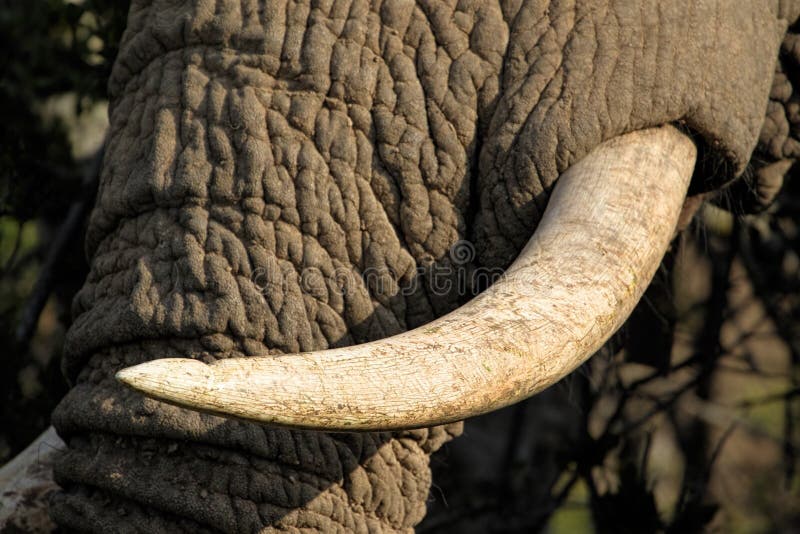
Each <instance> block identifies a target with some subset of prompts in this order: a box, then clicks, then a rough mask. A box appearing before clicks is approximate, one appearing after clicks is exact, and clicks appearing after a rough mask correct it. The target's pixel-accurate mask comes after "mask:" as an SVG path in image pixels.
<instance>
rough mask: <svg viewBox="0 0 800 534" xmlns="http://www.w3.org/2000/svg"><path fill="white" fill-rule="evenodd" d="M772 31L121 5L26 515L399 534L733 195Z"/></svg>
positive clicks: (331, 7)
mask: <svg viewBox="0 0 800 534" xmlns="http://www.w3.org/2000/svg"><path fill="white" fill-rule="evenodd" d="M795 4H797V5H795ZM798 15H800V4H798V3H797V2H795V3H792V2H788V1H787V2H778V1H777V0H758V1H753V2H747V3H734V2H727V1H724V0H701V1H689V0H685V1H684V0H680V1H674V2H669V3H664V2H658V1H656V0H604V1H601V2H590V1H570V2H567V1H557V0H535V1H528V2H526V1H518V2H512V1H509V2H491V1H486V2H483V1H476V2H446V1H432V2H417V3H415V2H410V1H384V2H366V1H358V0H355V1H350V2H292V1H287V2H282V1H274V2H261V1H256V0H252V1H244V2H233V1H229V0H217V1H215V2H211V1H205V0H194V1H173V0H169V1H168V0H141V1H139V0H135V1H134V2H133V3H132V7H131V10H130V13H129V19H128V27H127V30H126V33H125V35H124V37H123V42H122V44H121V47H120V53H119V57H118V58H117V61H116V64H115V67H114V71H113V73H112V77H111V80H110V82H109V90H110V94H111V98H112V105H111V109H110V124H111V126H110V136H109V141H108V145H107V149H106V155H105V161H104V166H103V171H102V176H101V185H100V190H99V193H98V197H97V201H96V206H95V209H94V211H93V214H92V216H91V220H90V224H89V228H88V231H87V251H88V255H89V256H90V258H91V272H90V275H89V277H88V279H87V281H86V283H85V285H84V287H83V289H82V290H81V291H80V293H79V294H78V296H77V297H76V299H75V303H74V314H75V323H74V325H73V327H72V329H71V330H70V333H69V335H68V339H67V344H66V349H65V360H64V362H65V370H66V372H67V374H68V375H69V376H70V377H71V378H72V379H73V380H74V381H75V386H74V387H73V389H72V390H71V391H70V393H69V394H68V396H67V397H66V398H65V399H64V400H63V401H62V403H61V404H60V406H59V408H58V409H57V410H56V412H55V414H54V419H53V420H54V424H55V426H56V428H57V430H58V432H59V434H60V435H61V436H63V437H64V438H65V441H66V442H67V444H68V449H67V450H66V452H65V453H64V454H63V455H62V457H61V459H60V460H59V461H58V463H57V466H56V478H57V481H58V482H59V483H60V485H61V486H62V488H63V490H62V491H61V492H60V493H59V494H57V495H56V496H55V498H54V499H53V503H52V509H51V510H52V514H53V516H54V518H55V519H56V521H57V522H58V523H59V524H61V525H62V526H64V527H65V528H70V529H75V530H88V531H114V532H125V531H138V530H145V531H184V530H185V531H189V532H203V531H226V532H251V531H260V530H275V531H282V530H288V531H300V530H306V531H308V530H317V531H324V532H329V531H337V530H338V531H358V532H366V531H370V532H373V531H374V532H388V531H408V530H411V529H412V528H413V527H414V526H415V525H416V524H417V523H418V522H419V521H421V519H422V518H423V516H424V513H425V501H426V498H427V495H428V489H429V486H430V484H431V480H430V478H431V477H430V472H429V468H428V458H429V456H430V454H432V453H433V452H435V451H436V450H437V449H438V448H439V447H440V446H441V445H442V444H443V443H444V442H446V441H447V440H449V439H451V438H452V437H454V436H456V435H458V434H459V433H460V429H461V426H460V423H458V421H459V420H461V419H463V418H464V417H468V416H471V415H474V414H477V413H482V412H485V411H489V410H492V409H495V408H497V407H500V406H503V405H507V404H509V403H511V402H515V401H517V400H520V399H521V398H524V397H526V396H528V395H531V394H533V393H535V392H537V391H540V390H541V389H543V388H545V387H547V386H548V385H550V384H552V383H553V382H555V381H556V380H558V379H559V378H560V377H562V376H563V375H564V374H566V373H568V372H569V371H570V370H572V369H574V368H575V367H576V366H578V365H579V364H580V363H581V362H582V361H584V360H585V359H586V358H588V357H589V356H590V355H591V354H592V353H593V352H594V351H596V350H597V349H598V348H599V347H600V346H601V345H602V344H603V343H604V341H605V340H606V339H607V338H608V336H610V335H611V334H612V333H613V332H614V331H615V330H616V329H617V328H619V326H620V325H621V324H622V322H623V321H624V320H625V318H626V317H627V315H628V314H629V313H630V311H631V309H632V307H633V306H634V305H635V303H636V301H637V300H638V299H639V297H640V296H641V294H642V292H643V290H644V289H645V287H646V285H647V284H648V282H649V280H650V279H651V277H652V276H653V273H654V272H655V270H656V268H657V267H658V264H659V262H660V261H661V257H662V256H663V254H664V251H665V250H666V249H667V247H668V246H669V242H670V240H671V238H672V236H673V235H674V232H675V229H676V226H677V225H678V223H679V219H680V218H681V212H682V210H684V211H690V209H689V208H690V207H691V206H692V205H694V204H696V202H695V199H697V198H699V197H701V196H702V195H703V194H705V193H706V192H708V191H712V190H714V189H716V188H719V187H720V186H722V185H723V184H725V183H726V182H728V181H729V180H731V179H732V178H734V177H736V176H737V175H739V174H741V173H742V172H743V171H744V170H745V168H746V166H747V165H748V162H749V160H750V156H751V153H752V152H753V150H754V148H755V146H756V143H757V142H758V140H759V133H760V132H761V131H762V124H763V123H764V114H765V109H767V105H768V100H769V97H770V89H771V87H772V78H773V74H774V71H775V64H776V59H777V57H778V50H779V47H780V44H781V42H782V39H783V37H784V34H785V33H786V30H787V27H788V24H789V23H791V22H794V21H795V20H796V19H797V17H798ZM764 131H768V129H765V130H764ZM763 140H764V139H762V141H763ZM696 150H698V151H699V153H700V158H699V160H700V161H701V163H703V165H697V166H696V165H695V151H696ZM786 156H788V157H790V156H791V154H786ZM706 163H710V164H709V165H706ZM712 168H713V169H717V171H716V172H715V173H709V172H707V170H708V169H712ZM690 181H691V184H690ZM687 195H688V196H687ZM465 241H468V242H469V243H474V254H473V253H472V252H473V249H470V251H469V252H470V253H469V254H468V257H467V258H466V259H465V258H463V257H461V256H459V255H458V254H457V253H456V252H455V251H456V249H457V246H458V245H459V244H463V243H464V242H465ZM515 258H516V261H514V260H515ZM512 261H513V262H514V263H513V264H512ZM509 266H510V267H509ZM493 269H500V270H504V271H505V274H504V275H503V277H502V278H500V279H499V280H498V281H497V282H496V283H495V284H494V285H492V286H491V287H490V288H489V289H488V290H486V291H484V292H482V293H481V294H480V295H479V296H478V297H477V298H475V299H474V300H472V301H470V302H468V303H466V304H465V303H464V301H466V300H467V297H468V296H471V295H472V294H473V293H477V292H479V291H480V290H481V289H483V287H482V286H483V283H482V282H481V281H480V279H479V277H475V276H473V275H474V274H475V273H482V272H487V271H491V270H493ZM464 273H467V274H469V276H466V277H464V276H463V275H464ZM464 278H466V279H467V280H468V283H467V284H466V286H459V285H458V284H457V283H456V282H459V281H461V280H462V279H464ZM443 281H444V282H449V284H443V283H442V282H443ZM443 286H444V287H445V289H446V288H447V287H449V288H450V290H442V287H443ZM456 287H458V288H459V290H456V289H454V288H456ZM462 304H463V305H462ZM298 353H301V354H298ZM245 357H247V358H245ZM209 364H210V365H209ZM115 376H118V377H119V379H120V380H122V381H123V382H125V383H127V384H128V385H130V386H132V387H134V388H136V389H140V390H142V391H145V392H146V393H148V394H149V395H152V396H154V397H156V398H158V399H161V400H165V401H168V403H170V404H167V403H164V402H160V401H158V400H154V399H151V398H146V397H144V396H142V395H141V394H139V393H138V392H136V391H133V390H131V389H127V388H123V387H122V386H121V385H120V383H119V382H118V381H117V380H116V379H115ZM176 405H180V406H188V407H190V408H194V409H198V410H202V412H198V411H194V410H187V409H185V408H183V407H179V406H176ZM214 414H223V415H232V416H235V417H236V418H235V419H229V418H223V417H219V416H218V415H214ZM245 420H255V421H257V423H253V422H248V421H245ZM261 423H268V424H272V423H277V424H279V425H283V426H281V427H274V426H269V425H264V424H261ZM437 425H438V426H437ZM285 427H289V428H285ZM300 428H311V429H316V430H317V431H309V430H300ZM319 430H322V431H319ZM341 430H369V431H370V432H363V433H338V431H341Z"/></svg>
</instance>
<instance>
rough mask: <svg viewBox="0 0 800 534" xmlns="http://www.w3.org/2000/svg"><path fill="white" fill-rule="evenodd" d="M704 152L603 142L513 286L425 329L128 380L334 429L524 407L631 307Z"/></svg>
mask: <svg viewBox="0 0 800 534" xmlns="http://www.w3.org/2000/svg"><path fill="white" fill-rule="evenodd" d="M695 157H696V152H695V147H694V144H693V143H692V142H691V141H690V140H689V138H688V137H686V136H685V135H684V134H682V133H680V132H678V131H677V130H676V129H674V128H673V127H671V126H665V127H662V128H656V129H650V130H644V131H639V132H634V133H631V134H627V135H624V136H621V137H618V138H615V139H613V140H611V141H608V142H606V143H604V144H602V145H600V146H599V147H598V148H597V149H595V150H594V151H593V152H592V153H591V154H589V155H588V156H587V157H585V158H584V159H583V160H581V161H580V162H578V163H577V164H575V165H574V166H572V167H571V168H570V169H569V170H567V172H565V173H564V174H563V175H562V176H561V177H560V178H559V180H558V182H557V185H556V187H555V188H554V190H553V194H552V196H551V198H550V201H549V204H548V206H547V210H546V212H545V214H544V217H543V219H542V221H541V222H540V223H539V226H538V228H537V230H536V232H535V234H534V235H533V237H532V238H531V240H530V241H529V242H528V244H527V245H526V247H525V249H524V250H523V251H522V252H521V253H520V255H519V257H518V258H517V260H516V261H515V262H514V264H513V265H512V266H511V267H510V268H509V269H508V271H507V272H506V274H505V275H504V276H503V278H501V279H500V280H499V281H498V282H496V283H495V284H494V285H493V286H492V287H490V288H489V289H488V290H486V291H485V292H483V293H482V294H481V295H479V296H478V297H476V298H475V299H473V300H472V301H470V302H469V303H467V304H466V305H464V306H462V307H460V308H459V309H457V310H455V311H453V312H452V313H450V314H448V315H446V316H444V317H441V318H439V319H437V320H436V321H433V322H432V323H429V324H427V325H425V326H422V327H420V328H416V329H414V330H411V331H408V332H405V333H403V334H400V335H397V336H393V337H390V338H386V339H382V340H379V341H374V342H371V343H366V344H363V345H356V346H351V347H346V348H341V349H334V350H325V351H319V352H310V353H303V354H292V355H285V356H279V357H256V358H247V359H230V360H223V361H219V362H217V363H214V364H212V365H206V364H204V363H201V362H198V361H196V360H190V359H163V360H156V361H152V362H148V363H144V364H141V365H137V366H135V367H130V368H128V369H123V370H122V371H120V372H119V373H118V374H117V378H118V379H119V380H121V381H122V382H123V383H125V384H127V385H128V386H130V387H132V388H134V389H137V390H139V391H141V392H143V393H145V394H146V395H149V396H152V397H155V398H158V399H162V400H165V401H167V402H171V403H174V404H178V405H181V406H186V407H189V408H193V409H196V410H201V411H206V412H212V413H216V414H223V415H229V416H234V417H238V418H243V419H250V420H254V421H260V422H263V423H270V424H277V425H287V426H292V427H300V428H313V429H328V430H379V429H380V430H386V429H398V428H413V427H422V426H430V425H435V424H440V423H445V422H450V421H457V420H460V419H464V418H467V417H471V416H474V415H478V414H481V413H485V412H489V411H491V410H495V409H497V408H500V407H503V406H507V405H509V404H513V403H515V402H518V401H520V400H522V399H525V398H527V397H529V396H531V395H533V394H534V393H537V392H539V391H541V390H543V389H545V388H546V387H548V386H550V385H551V384H553V383H555V382H556V381H558V380H559V379H560V378H562V377H563V376H565V375H566V374H568V373H569V372H570V371H572V370H573V369H575V368H576V367H577V366H579V365H580V364H581V363H583V362H584V361H585V360H586V359H587V358H589V357H590V356H591V355H592V354H593V353H594V352H595V351H597V350H598V349H599V348H600V347H601V346H602V345H603V343H604V342H605V341H606V340H607V339H608V338H609V337H610V336H611V335H612V334H613V333H614V332H615V331H616V330H617V329H618V328H619V327H620V326H621V325H622V323H623V322H624V321H625V319H626V318H627V317H628V315H629V314H630V313H631V311H632V310H633V307H634V306H635V305H636V303H637V302H638V300H639V298H640V297H641V295H642V293H643V292H644V290H645V288H646V287H647V285H648V283H649V282H650V280H651V279H652V277H653V275H654V273H655V271H656V269H657V268H658V266H659V264H660V262H661V259H662V257H663V255H664V253H665V251H666V250H667V248H668V246H669V243H670V240H671V238H672V236H673V233H674V230H675V225H676V222H677V220H678V215H679V213H680V210H681V206H682V204H683V200H684V198H685V195H686V190H687V187H688V184H689V179H690V177H691V175H692V171H693V169H694V163H695Z"/></svg>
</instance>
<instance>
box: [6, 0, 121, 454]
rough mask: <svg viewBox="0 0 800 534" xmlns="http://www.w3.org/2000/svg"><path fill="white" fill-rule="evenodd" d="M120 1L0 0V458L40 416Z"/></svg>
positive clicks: (79, 258)
mask: <svg viewBox="0 0 800 534" xmlns="http://www.w3.org/2000/svg"><path fill="white" fill-rule="evenodd" d="M127 4H128V2H125V1H118V0H85V1H83V2H79V1H72V2H65V1H63V0H35V1H30V2H29V1H19V0H0V50H3V52H4V53H3V54H2V55H0V117H2V119H3V128H0V340H2V347H3V350H2V358H3V362H2V366H3V372H2V373H0V392H2V393H0V394H2V403H0V417H1V418H2V427H0V463H3V462H4V461H6V460H7V459H9V458H10V457H11V456H13V455H14V454H16V453H17V452H18V451H19V450H21V449H22V448H23V447H25V446H26V444H27V443H29V442H30V441H31V440H32V439H33V438H35V437H36V435H38V433H39V432H41V431H42V430H43V429H44V428H46V427H47V425H48V424H49V414H50V412H51V411H52V409H53V407H54V406H55V404H56V403H57V402H58V400H59V399H60V398H61V396H62V395H63V394H64V392H65V391H66V387H67V385H66V383H65V381H64V379H63V377H62V375H61V372H60V370H59V356H60V351H61V343H62V341H63V335H64V332H65V331H66V328H67V326H68V324H69V320H70V314H69V309H70V301H71V299H72V296H73V295H74V293H75V291H76V290H77V288H78V287H79V285H80V283H81V282H82V280H83V278H84V277H85V275H86V271H87V266H86V261H85V258H84V254H83V244H82V241H83V237H82V236H83V225H84V220H85V214H86V212H87V211H88V210H87V208H88V206H90V204H91V201H92V195H93V192H94V189H95V188H96V183H97V177H96V168H97V157H98V151H99V150H100V148H101V146H102V141H103V138H104V135H105V128H106V123H107V119H106V108H107V103H106V81H107V79H108V76H109V74H110V72H111V65H112V62H113V60H114V57H115V56H116V53H117V47H118V43H119V41H120V37H121V35H122V31H123V29H124V26H125V17H126V15H127V9H128V5H127Z"/></svg>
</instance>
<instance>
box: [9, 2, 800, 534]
mask: <svg viewBox="0 0 800 534" xmlns="http://www.w3.org/2000/svg"><path fill="white" fill-rule="evenodd" d="M127 9H128V2H127V1H118V0H84V1H74V0H73V1H64V0H35V1H30V2H28V1H20V0H0V43H1V44H2V50H4V51H6V54H4V55H3V56H2V57H0V116H2V117H3V120H4V128H2V129H0V343H2V347H3V350H2V352H0V354H2V358H3V361H2V366H3V367H2V369H3V371H2V373H0V394H2V404H0V421H1V422H2V424H0V464H2V463H3V462H5V461H6V460H8V459H9V458H11V457H12V456H13V455H14V454H16V453H17V452H19V451H20V450H21V449H22V448H24V447H25V446H26V445H27V444H28V443H29V442H30V441H31V440H32V439H33V438H34V437H35V436H36V435H37V434H38V433H39V432H41V431H42V430H43V429H44V428H46V426H47V425H48V424H49V414H50V412H51V411H52V409H53V408H54V406H55V404H56V403H57V402H58V400H59V399H60V398H61V396H62V395H63V394H64V393H65V391H66V388H67V384H66V383H65V381H64V378H63V376H62V374H61V372H60V368H59V356H60V352H61V345H62V343H63V336H64V333H65V332H66V329H67V328H68V326H69V322H70V302H71V299H72V297H73V295H74V294H75V292H76V291H77V289H78V287H79V286H80V284H81V282H82V280H83V278H84V277H85V275H86V272H87V265H86V260H85V257H84V252H83V230H84V226H85V220H86V216H87V214H88V211H89V208H90V206H91V203H92V201H93V195H94V191H95V190H96V187H97V179H98V167H99V165H98V164H99V161H100V157H101V156H102V144H103V139H104V136H105V129H106V127H107V119H106V112H107V100H106V81H107V79H108V76H109V73H110V70H111V65H112V62H113V59H114V57H115V55H116V52H117V48H118V44H119V40H120V38H121V35H122V31H123V29H124V24H125V16H126V13H127ZM788 184H789V185H788V186H787V187H786V188H785V190H784V191H783V192H782V193H781V195H780V196H779V198H778V200H777V202H776V203H775V204H774V205H773V206H772V207H771V208H770V209H769V210H768V211H767V212H765V213H762V214H759V215H749V216H739V215H735V214H731V213H729V212H726V211H724V210H722V209H720V208H717V207H714V206H712V205H708V206H706V207H705V208H704V209H703V210H702V211H701V213H700V214H699V216H698V217H697V218H696V221H695V223H694V228H693V230H692V231H689V232H686V233H684V235H683V236H682V237H681V238H680V239H679V241H678V242H676V244H675V247H674V250H673V252H672V253H671V255H670V256H669V257H668V258H667V261H666V262H665V265H664V269H663V271H662V272H661V273H660V274H659V275H658V277H657V280H656V283H655V284H654V285H653V286H652V287H651V289H650V290H649V291H648V294H647V296H646V298H645V299H644V300H643V302H642V304H641V305H640V306H639V309H638V310H637V312H636V314H635V316H634V318H633V320H632V321H631V322H630V323H629V325H628V328H627V330H626V331H625V332H623V333H621V334H620V335H619V336H617V339H616V340H614V342H613V343H611V344H609V346H608V347H607V348H606V349H605V350H604V351H603V353H602V354H601V355H599V357H596V358H594V359H592V360H591V361H590V363H589V364H587V365H586V366H584V367H583V368H582V369H581V370H580V372H577V373H574V374H573V375H572V376H570V377H569V378H568V379H565V380H564V381H562V382H561V383H560V384H558V385H557V386H555V387H553V388H551V389H550V390H548V391H547V392H545V393H544V394H542V395H538V396H536V397H534V398H533V399H530V400H528V401H526V402H524V403H521V404H519V405H517V406H514V407H511V408H508V409H506V410H504V411H501V412H499V413H497V414H494V415H490V416H485V417H482V418H476V419H474V420H470V421H468V422H467V425H466V431H465V434H466V436H465V437H464V438H461V439H458V440H455V441H454V442H453V443H452V444H450V445H449V446H448V447H446V449H445V450H444V451H443V452H442V453H441V454H438V455H436V456H434V458H433V467H434V471H435V483H436V484H435V486H434V489H433V491H432V494H431V500H430V512H429V516H428V518H427V519H426V520H425V521H424V522H423V524H422V525H421V526H420V528H419V531H420V532H423V533H424V532H433V533H436V532H459V533H469V532H476V533H477V532H503V533H507V532H537V531H545V532H551V533H573V532H592V531H596V532H632V533H640V532H668V533H684V532H698V531H719V532H741V533H749V532H786V533H788V532H798V526H797V525H800V482H798V474H797V469H798V467H800V460H799V459H798V452H799V451H800V448H799V447H800V418H798V413H800V292H799V291H798V289H800V255H798V254H799V253H800V227H799V226H798V221H800V182H799V181H798V180H797V179H795V180H794V181H792V180H789V181H788Z"/></svg>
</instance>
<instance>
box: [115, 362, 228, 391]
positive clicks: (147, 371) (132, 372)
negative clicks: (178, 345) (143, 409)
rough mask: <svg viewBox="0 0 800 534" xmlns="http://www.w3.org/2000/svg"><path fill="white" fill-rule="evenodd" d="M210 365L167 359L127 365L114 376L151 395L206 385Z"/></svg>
mask: <svg viewBox="0 0 800 534" xmlns="http://www.w3.org/2000/svg"><path fill="white" fill-rule="evenodd" d="M212 375H213V372H212V370H211V367H210V366H209V365H206V364H205V363H203V362H200V361H197V360H192V359H190V358H166V359H162V360H153V361H150V362H145V363H141V364H139V365H134V366H133V367H126V368H125V369H122V370H120V371H117V374H116V375H115V378H116V379H117V380H118V381H119V382H121V383H122V384H124V385H125V386H127V387H129V388H131V389H134V390H136V391H139V392H141V393H144V394H146V395H149V396H153V397H160V398H163V397H164V395H165V394H167V395H168V394H169V393H175V392H180V391H186V390H192V389H196V388H198V387H203V386H205V385H206V384H208V382H209V380H210V379H211V378H212Z"/></svg>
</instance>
